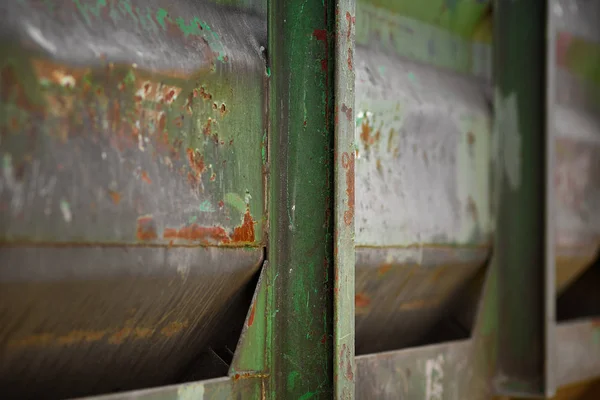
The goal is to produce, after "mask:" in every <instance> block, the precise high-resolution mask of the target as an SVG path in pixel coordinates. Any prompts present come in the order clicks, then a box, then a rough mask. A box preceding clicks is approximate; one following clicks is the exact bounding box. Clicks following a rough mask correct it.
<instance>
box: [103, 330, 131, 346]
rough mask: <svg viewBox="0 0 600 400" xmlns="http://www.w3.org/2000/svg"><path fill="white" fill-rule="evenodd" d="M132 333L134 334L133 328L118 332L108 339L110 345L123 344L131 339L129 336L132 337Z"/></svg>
mask: <svg viewBox="0 0 600 400" xmlns="http://www.w3.org/2000/svg"><path fill="white" fill-rule="evenodd" d="M132 332H133V329H131V328H127V327H126V328H123V329H120V330H118V331H117V332H115V333H113V334H112V335H111V336H110V337H109V338H108V343H110V344H121V343H123V342H124V341H125V340H126V339H127V338H128V337H129V335H131V333H132Z"/></svg>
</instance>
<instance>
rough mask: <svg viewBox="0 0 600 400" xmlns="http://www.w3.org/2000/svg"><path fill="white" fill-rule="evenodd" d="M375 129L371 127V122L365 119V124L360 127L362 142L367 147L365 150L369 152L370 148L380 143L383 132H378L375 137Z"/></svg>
mask: <svg viewBox="0 0 600 400" xmlns="http://www.w3.org/2000/svg"><path fill="white" fill-rule="evenodd" d="M372 133H373V129H372V128H371V126H370V125H369V120H368V119H366V118H365V120H364V121H363V123H362V124H361V126H360V140H362V142H363V145H364V146H365V150H369V147H370V146H371V145H373V144H375V143H377V142H378V141H379V138H380V136H381V132H380V131H379V130H377V132H375V134H374V135H372Z"/></svg>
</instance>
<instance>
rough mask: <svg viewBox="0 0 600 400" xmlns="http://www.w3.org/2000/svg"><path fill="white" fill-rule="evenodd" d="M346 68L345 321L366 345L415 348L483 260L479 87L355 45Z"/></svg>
mask: <svg viewBox="0 0 600 400" xmlns="http://www.w3.org/2000/svg"><path fill="white" fill-rule="evenodd" d="M355 65H356V73H357V83H356V90H357V100H356V130H357V131H356V136H357V138H356V141H357V150H356V153H357V156H356V213H357V215H356V218H357V219H356V246H357V264H356V273H357V278H356V279H357V294H356V307H357V320H356V324H357V335H358V339H357V346H358V348H359V351H360V352H367V351H378V350H382V349H385V348H387V349H390V348H395V346H406V345H408V344H411V343H414V342H415V341H416V340H417V339H418V338H419V337H420V335H422V334H423V333H424V332H425V331H426V330H427V329H429V328H431V326H432V324H433V323H435V322H436V318H437V317H439V315H440V313H442V312H443V311H444V310H447V308H448V306H449V304H450V303H451V300H452V295H453V294H454V293H456V291H457V290H458V289H459V288H460V286H461V284H463V283H464V282H466V280H467V279H468V278H469V277H470V276H472V275H473V274H474V273H475V272H476V271H477V269H478V268H479V267H481V266H482V265H483V263H484V261H485V259H486V257H487V254H488V251H489V248H490V245H489V242H490V232H491V221H490V206H489V199H488V196H489V189H488V183H489V157H490V156H489V145H490V142H489V139H490V133H489V124H490V122H489V106H488V105H487V103H486V97H485V94H484V90H483V84H481V83H479V82H477V81H474V80H471V79H469V78H468V77H464V76H459V75H455V74H453V73H451V72H445V71H443V70H438V69H434V68H432V67H429V66H424V65H420V64H417V63H414V62H411V61H408V60H406V59H399V58H397V57H395V56H393V55H392V56H390V55H387V54H386V53H383V52H379V51H375V50H372V49H367V48H364V47H362V46H357V49H356V62H355ZM371 253H372V255H370V254H371ZM442 254H443V256H441V257H440V255H442ZM383 270H389V271H393V274H391V275H390V276H385V277H383V275H385V273H381V271H383ZM412 275H415V276H412ZM442 275H443V276H445V277H447V279H437V278H438V277H440V276H442ZM392 277H393V278H392ZM450 277H451V278H450ZM363 290H364V291H366V292H364V293H363ZM365 303H368V304H365ZM402 304H412V305H413V306H411V307H408V308H407V307H404V308H403V307H401V306H400V305H402ZM365 305H366V306H367V307H365ZM384 310H385V311H384ZM372 327H377V329H372ZM371 330H372V332H369V331H371ZM363 335H366V336H363ZM386 342H387V343H386Z"/></svg>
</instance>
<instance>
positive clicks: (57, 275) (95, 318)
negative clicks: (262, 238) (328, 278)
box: [0, 247, 262, 398]
mask: <svg viewBox="0 0 600 400" xmlns="http://www.w3.org/2000/svg"><path fill="white" fill-rule="evenodd" d="M261 259H262V250H261V249H255V250H248V249H229V250H227V251H223V250H220V249H218V248H196V249H191V248H172V249H167V248H119V247H115V248H106V247H104V248H102V247H96V248H94V247H92V248H90V247H84V248H35V249H32V248H28V247H22V248H3V249H2V251H1V252H0V265H2V266H3V267H6V266H15V265H20V266H22V267H23V268H22V269H20V268H2V269H1V273H0V278H1V280H2V286H1V288H2V289H1V290H0V315H2V321H3V322H2V325H1V326H0V342H1V343H2V357H1V358H0V387H2V388H3V389H2V392H3V393H4V395H5V396H7V397H8V398H13V397H12V396H15V397H16V398H39V397H40V396H41V395H42V394H45V395H46V396H48V394H49V393H51V394H52V395H51V396H52V397H55V398H57V397H64V396H69V395H70V396H73V395H78V394H87V393H103V392H110V391H114V390H116V389H121V390H125V389H130V388H136V387H148V386H155V385H161V384H167V383H170V382H173V381H174V380H175V379H179V378H180V377H181V376H182V375H183V374H184V373H185V372H186V371H185V370H186V368H188V367H189V366H191V363H192V362H193V361H194V360H195V358H197V357H198V355H199V354H200V352H201V351H202V350H203V348H205V347H206V345H207V344H210V345H212V346H215V347H217V348H218V346H219V339H217V340H215V335H217V337H218V338H220V339H226V338H227V337H228V336H230V332H232V333H233V334H234V335H235V331H236V329H241V325H242V321H243V315H242V319H239V318H237V319H233V321H237V322H236V323H237V324H239V326H237V327H236V326H235V325H232V321H231V318H232V317H233V315H232V314H231V312H235V311H236V310H237V309H240V308H241V309H242V310H243V308H244V304H245V303H244V302H243V301H240V300H241V299H240V298H237V297H236V294H237V293H239V292H240V291H241V290H242V288H244V286H245V285H246V283H247V282H248V281H249V280H250V278H251V276H252V275H253V274H254V273H255V272H256V271H257V269H258V267H259V265H260V263H261ZM28 266H29V267H28ZM31 266H35V268H32V267H31ZM228 310H230V311H228ZM228 318H229V319H230V320H229V321H225V320H226V319H228ZM233 340H235V336H234V337H233ZM234 343H235V342H234ZM33 381H35V385H32V384H31V382H33Z"/></svg>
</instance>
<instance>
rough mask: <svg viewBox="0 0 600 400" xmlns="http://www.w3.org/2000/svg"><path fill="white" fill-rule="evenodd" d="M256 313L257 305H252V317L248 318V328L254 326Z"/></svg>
mask: <svg viewBox="0 0 600 400" xmlns="http://www.w3.org/2000/svg"><path fill="white" fill-rule="evenodd" d="M255 312H256V303H252V309H251V310H250V316H249V317H248V326H252V324H253V323H254V313H255Z"/></svg>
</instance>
